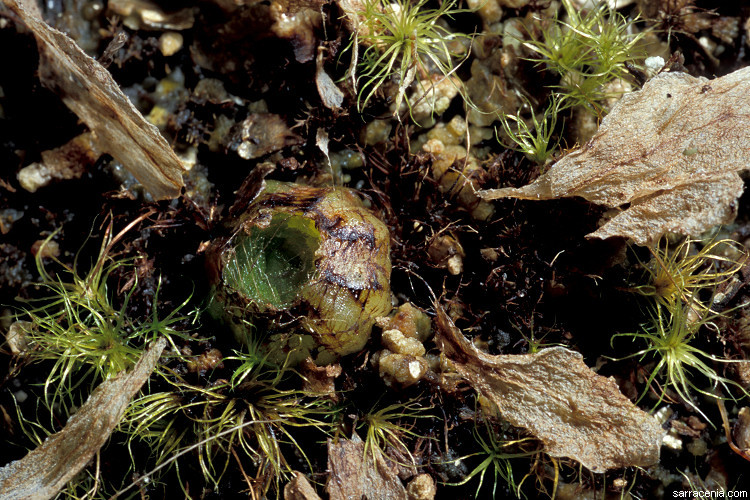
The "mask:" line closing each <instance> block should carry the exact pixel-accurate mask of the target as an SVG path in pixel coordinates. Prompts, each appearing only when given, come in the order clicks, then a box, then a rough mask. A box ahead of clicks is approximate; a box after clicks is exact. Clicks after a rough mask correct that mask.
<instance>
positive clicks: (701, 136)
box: [480, 68, 750, 245]
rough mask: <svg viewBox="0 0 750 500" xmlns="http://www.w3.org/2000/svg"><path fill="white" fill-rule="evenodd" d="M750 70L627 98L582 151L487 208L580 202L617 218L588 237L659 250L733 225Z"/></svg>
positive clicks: (656, 83) (672, 80)
mask: <svg viewBox="0 0 750 500" xmlns="http://www.w3.org/2000/svg"><path fill="white" fill-rule="evenodd" d="M748 93H750V68H744V69H741V70H738V71H735V72H734V73H731V74H729V75H726V76H723V77H721V78H716V79H714V80H711V81H709V80H706V79H705V78H694V77H692V76H690V75H687V74H685V73H663V74H660V75H658V76H656V77H655V78H653V79H652V80H650V81H649V82H647V83H646V85H645V86H644V87H643V89H642V90H640V91H638V92H633V93H631V94H628V95H626V96H624V97H623V98H622V99H621V100H620V102H619V103H618V104H617V105H616V106H615V108H614V109H613V110H612V112H611V113H610V114H609V115H607V117H606V118H604V120H603V121H602V124H601V126H600V127H599V131H598V132H597V133H596V135H595V136H594V137H593V138H592V139H591V140H590V141H589V142H588V143H587V144H586V145H585V146H583V147H582V148H580V149H578V150H576V151H573V152H572V153H570V154H568V155H567V156H565V157H564V158H563V159H562V160H560V161H559V162H557V163H556V164H555V165H554V166H553V167H552V168H551V169H550V170H549V171H548V172H547V173H545V174H544V175H542V176H540V177H539V178H538V179H537V180H536V181H534V182H533V183H531V184H529V185H527V186H524V187H521V188H505V189H489V190H486V191H482V192H480V195H481V196H482V198H484V199H485V200H494V199H497V198H505V197H511V198H520V199H527V200H550V199H556V198H563V197H570V196H580V197H583V198H585V199H586V200H588V201H591V202H594V203H597V204H600V205H605V206H608V207H611V208H615V207H619V208H622V209H623V211H622V212H621V213H619V214H617V215H616V216H615V217H614V218H612V219H611V220H609V221H608V222H606V223H605V224H604V225H603V226H602V227H601V228H600V229H598V230H597V231H595V232H593V233H591V234H590V235H589V237H595V238H602V239H604V238H609V237H611V236H623V237H626V238H632V239H633V240H634V241H635V242H636V243H637V244H639V245H649V244H653V243H654V242H656V241H657V240H658V239H659V238H660V237H661V236H662V235H663V234H664V233H666V232H668V231H671V232H676V233H681V234H686V235H697V234H699V233H701V232H703V231H705V230H706V229H708V228H710V227H712V226H714V225H717V224H722V223H726V222H730V221H731V220H733V219H734V216H735V214H736V205H737V198H738V197H739V196H740V194H742V188H743V183H742V179H741V178H740V176H739V173H740V172H741V171H743V170H746V169H747V168H748V165H750V154H749V153H748V152H749V151H750V101H749V100H748V99H747V95H748Z"/></svg>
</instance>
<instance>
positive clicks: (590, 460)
mask: <svg viewBox="0 0 750 500" xmlns="http://www.w3.org/2000/svg"><path fill="white" fill-rule="evenodd" d="M436 310H437V324H438V329H439V334H438V336H437V337H436V339H435V340H436V342H437V344H438V346H439V347H440V350H441V351H442V352H443V354H444V355H445V356H446V357H447V358H448V359H450V360H451V361H452V362H453V364H454V367H455V369H456V371H457V372H458V374H459V375H460V376H461V377H463V378H464V379H466V380H467V381H468V382H469V383H470V384H471V386H472V387H474V389H476V390H477V392H479V393H480V394H481V395H483V396H484V397H486V398H487V399H489V400H490V401H492V402H493V403H494V404H495V405H497V407H498V409H499V410H500V414H501V415H502V417H503V418H504V419H505V420H507V421H508V422H510V423H511V424H512V425H515V426H516V427H523V428H525V429H527V430H528V431H529V432H531V434H533V435H534V436H535V437H537V438H538V439H539V440H540V441H542V443H544V451H545V452H547V453H548V454H549V455H551V456H553V457H568V458H572V459H574V460H577V461H578V462H580V463H581V464H582V465H583V466H584V467H587V468H588V469H590V470H592V471H594V472H604V471H605V470H608V469H614V468H619V467H630V466H647V465H652V464H655V463H657V462H658V461H659V448H660V446H661V440H662V438H663V436H664V431H663V430H662V428H661V426H660V425H659V422H658V421H657V420H656V419H655V418H654V417H652V416H651V415H649V414H648V413H646V412H644V411H643V410H641V409H639V408H638V407H637V406H635V405H634V404H633V403H632V402H631V401H630V400H629V399H628V398H626V397H625V396H623V395H622V393H621V392H620V390H619V389H618V387H617V384H616V383H615V381H614V379H612V378H605V377H602V376H601V375H597V374H596V373H594V372H593V371H592V370H591V369H590V368H589V367H588V366H586V365H585V364H584V362H583V358H582V356H581V355H580V354H579V353H577V352H575V351H571V350H569V349H566V348H564V347H552V348H549V349H542V350H541V351H539V352H537V353H535V354H522V355H510V354H509V355H499V356H492V355H489V354H486V353H483V352H481V351H479V350H478V349H477V348H476V347H474V346H473V345H472V344H471V342H469V341H468V340H467V339H466V337H464V335H463V334H462V333H461V331H460V330H459V329H458V328H456V326H455V325H454V324H453V322H452V321H451V319H450V318H449V317H448V315H447V314H446V313H445V311H444V310H443V308H442V307H441V306H440V305H437V304H436Z"/></svg>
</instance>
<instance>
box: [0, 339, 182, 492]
mask: <svg viewBox="0 0 750 500" xmlns="http://www.w3.org/2000/svg"><path fill="white" fill-rule="evenodd" d="M166 345H167V341H166V339H160V340H158V341H157V342H155V343H154V344H153V345H152V346H151V347H150V348H149V349H148V351H146V352H145V353H144V354H143V356H141V359H140V360H139V361H138V363H137V364H136V365H135V367H134V368H133V370H132V371H131V372H130V373H127V374H125V373H123V374H120V375H119V376H117V377H116V378H113V379H110V380H107V381H105V382H102V383H101V384H100V385H99V387H97V388H96V390H94V392H93V393H92V394H91V396H90V397H89V399H88V400H87V401H86V403H84V405H83V406H81V408H80V409H79V410H78V411H77V412H76V414H75V415H73V416H72V417H71V418H70V420H69V421H68V423H67V424H66V425H65V428H64V429H63V430H61V431H60V432H58V433H56V434H53V435H51V436H50V437H48V438H47V439H46V440H45V441H44V443H42V444H41V445H40V446H39V447H37V448H36V449H35V450H33V451H32V452H30V453H29V454H28V455H26V456H25V457H24V458H22V459H21V460H17V461H15V462H11V463H10V464H8V465H6V466H5V467H2V468H0V491H2V495H1V496H2V498H4V499H8V500H10V499H26V500H29V499H33V500H41V499H46V498H53V497H54V496H55V495H57V493H58V492H59V491H60V490H61V489H62V488H63V487H64V486H65V484H66V483H67V482H68V481H70V480H71V479H72V478H73V477H74V476H76V475H77V474H78V473H79V472H80V471H81V470H82V469H83V468H84V467H85V466H86V464H87V463H88V462H89V460H91V458H92V457H93V456H94V454H95V453H96V452H97V451H99V449H100V448H101V447H102V446H103V445H104V443H105V442H106V441H107V439H109V435H110V434H111V433H112V431H113V430H114V428H115V427H116V426H117V424H118V423H119V422H120V419H121V418H122V415H123V414H124V413H125V409H126V408H127V406H128V404H130V400H131V399H132V397H133V396H134V395H135V394H136V393H137V392H138V391H139V390H140V389H141V386H142V385H143V384H144V383H145V382H146V380H147V379H148V378H149V376H150V375H151V372H152V371H154V367H155V366H156V363H157V362H158V361H159V357H160V356H161V353H162V351H163V350H164V347H165V346H166Z"/></svg>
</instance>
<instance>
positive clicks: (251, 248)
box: [218, 181, 391, 361]
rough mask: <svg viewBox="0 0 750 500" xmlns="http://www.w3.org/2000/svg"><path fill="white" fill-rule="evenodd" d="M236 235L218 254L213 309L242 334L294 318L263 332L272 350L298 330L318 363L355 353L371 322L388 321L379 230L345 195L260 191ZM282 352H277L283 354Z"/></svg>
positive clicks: (287, 186) (280, 186) (296, 188)
mask: <svg viewBox="0 0 750 500" xmlns="http://www.w3.org/2000/svg"><path fill="white" fill-rule="evenodd" d="M236 227H237V229H236V231H235V233H234V236H233V237H232V238H230V240H229V241H228V243H226V244H225V245H224V250H223V252H222V254H221V279H222V284H223V287H224V288H225V291H224V292H223V293H219V294H218V299H219V300H220V301H223V302H226V303H225V307H224V309H225V311H227V313H229V311H232V313H231V314H233V315H235V316H236V315H237V311H240V312H241V315H244V316H245V318H244V319H245V320H246V321H245V323H246V324H253V323H255V321H254V319H253V316H259V315H263V316H276V317H283V316H284V315H286V317H287V319H288V315H289V314H292V315H294V318H295V319H298V320H299V321H292V322H289V321H288V320H287V321H283V320H278V321H272V322H270V323H269V325H270V333H271V334H272V335H271V336H270V338H272V339H274V340H272V342H274V343H279V341H280V340H279V339H288V338H289V337H291V336H294V334H290V333H289V329H290V328H292V329H293V328H294V327H295V325H301V326H302V329H303V330H304V332H302V334H310V335H312V337H313V338H314V339H315V341H316V342H317V343H318V345H319V347H320V349H319V351H320V352H319V353H318V356H317V358H318V361H321V360H324V361H327V360H330V359H334V358H336V357H338V356H344V355H347V354H351V353H354V352H357V351H360V350H361V349H362V348H363V347H364V345H365V344H366V343H367V340H368V339H369V337H370V332H371V330H372V326H373V324H374V322H375V318H377V317H379V316H384V315H387V314H388V313H389V312H390V310H391V290H390V276H391V260H390V235H389V232H388V228H387V227H386V225H385V224H384V223H383V222H382V221H381V220H380V219H378V218H377V216H376V215H375V214H373V213H372V212H371V211H369V210H368V209H367V208H366V207H365V206H364V205H363V204H362V201H361V200H360V198H359V197H358V196H357V195H356V194H354V192H353V191H351V190H348V189H345V188H340V187H330V188H317V187H310V186H302V185H298V184H291V183H284V182H275V181H267V185H266V188H265V190H264V191H263V192H262V193H261V194H260V195H259V196H258V197H257V198H256V199H255V200H254V201H253V202H252V203H251V204H250V205H249V206H248V209H247V210H246V211H245V213H244V214H243V215H242V216H241V217H240V219H239V221H238V223H237V226H236ZM235 324H238V322H237V321H235ZM284 325H286V326H284ZM284 329H286V330H287V331H286V332H282V330H284ZM297 333H300V332H297ZM281 342H282V343H284V345H283V346H281V345H280V346H276V347H277V350H281V351H289V349H290V347H289V345H288V342H286V341H283V340H282V341H281ZM272 347H273V346H272Z"/></svg>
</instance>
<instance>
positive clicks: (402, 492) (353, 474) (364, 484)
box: [326, 433, 407, 500]
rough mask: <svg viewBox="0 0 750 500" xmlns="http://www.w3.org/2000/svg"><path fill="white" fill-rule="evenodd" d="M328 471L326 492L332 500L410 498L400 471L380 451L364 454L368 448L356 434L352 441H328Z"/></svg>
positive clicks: (376, 449) (374, 449) (398, 499)
mask: <svg viewBox="0 0 750 500" xmlns="http://www.w3.org/2000/svg"><path fill="white" fill-rule="evenodd" d="M328 471H329V476H328V483H327V485H326V489H327V490H328V494H329V495H330V497H329V498H330V499H331V500H347V499H349V498H389V499H392V500H406V498H407V494H406V488H404V485H403V484H401V480H400V479H399V478H398V471H397V468H396V467H395V466H389V465H388V464H387V463H386V461H385V458H384V457H383V454H382V453H381V452H380V450H379V449H378V448H377V447H376V448H373V453H365V444H364V443H363V442H362V440H361V439H360V438H359V436H357V434H356V433H355V434H354V435H353V436H352V439H339V440H338V441H337V442H334V441H333V440H331V439H329V440H328Z"/></svg>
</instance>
